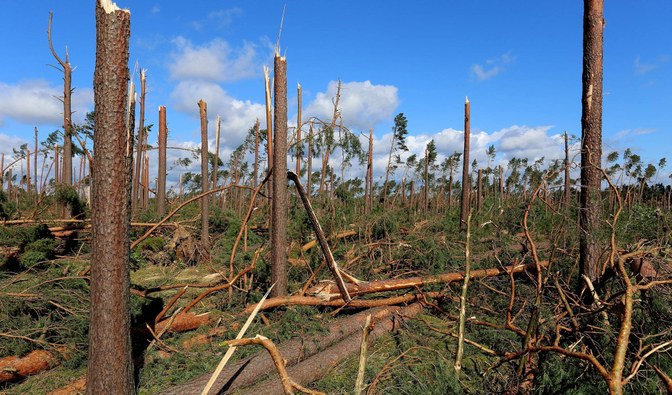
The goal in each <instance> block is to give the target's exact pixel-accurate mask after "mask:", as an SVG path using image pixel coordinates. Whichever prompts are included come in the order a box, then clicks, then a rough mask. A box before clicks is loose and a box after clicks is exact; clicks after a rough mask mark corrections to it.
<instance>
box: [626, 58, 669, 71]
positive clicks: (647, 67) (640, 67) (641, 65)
mask: <svg viewBox="0 0 672 395" xmlns="http://www.w3.org/2000/svg"><path fill="white" fill-rule="evenodd" d="M669 60H670V57H669V56H658V57H657V58H656V60H655V61H654V62H651V63H645V62H642V59H641V57H640V56H637V57H636V58H635V63H634V64H635V74H639V75H644V74H648V73H650V72H652V71H654V70H656V69H657V68H659V67H660V66H662V65H664V64H665V63H667V62H668V61H669Z"/></svg>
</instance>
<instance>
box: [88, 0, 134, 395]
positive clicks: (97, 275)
mask: <svg viewBox="0 0 672 395" xmlns="http://www.w3.org/2000/svg"><path fill="white" fill-rule="evenodd" d="M104 7H105V8H104ZM130 25H131V14H130V12H129V11H125V10H119V9H116V7H114V6H113V5H111V4H110V2H109V1H104V0H97V1H96V67H95V72H94V84H93V86H94V102H95V108H96V112H95V121H96V133H95V136H94V142H93V144H94V151H95V155H96V159H95V162H94V165H93V169H92V172H93V202H92V210H91V211H92V224H93V228H92V246H91V309H90V322H89V361H88V366H89V370H88V374H87V383H88V384H87V389H86V391H87V393H88V394H131V393H133V391H134V385H133V363H132V360H131V336H130V306H129V305H130V275H129V256H130V240H129V231H130V222H131V201H130V193H131V191H130V188H131V166H132V162H133V160H132V152H133V138H132V135H131V134H129V130H128V126H127V124H126V109H127V101H128V94H127V85H128V80H129V72H128V48H129V38H130V27H131V26H130Z"/></svg>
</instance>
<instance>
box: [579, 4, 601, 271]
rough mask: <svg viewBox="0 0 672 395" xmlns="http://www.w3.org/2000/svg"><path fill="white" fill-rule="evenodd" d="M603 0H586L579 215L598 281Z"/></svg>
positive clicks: (584, 254) (587, 262) (584, 267)
mask: <svg viewBox="0 0 672 395" xmlns="http://www.w3.org/2000/svg"><path fill="white" fill-rule="evenodd" d="M603 14H604V3H603V0H585V1H584V14H583V77H582V80H583V89H582V98H581V105H582V112H581V201H580V210H579V211H580V216H579V229H580V230H579V261H580V274H581V275H586V276H588V277H589V278H590V280H591V281H596V280H597V279H598V278H599V277H600V275H601V267H600V262H599V259H600V249H601V247H600V246H601V244H600V240H599V236H598V235H597V231H598V229H599V227H600V217H601V213H602V207H601V205H602V199H601V196H600V190H601V182H602V173H601V171H600V166H601V163H600V161H601V159H602V56H603V52H602V44H603V33H604V16H603Z"/></svg>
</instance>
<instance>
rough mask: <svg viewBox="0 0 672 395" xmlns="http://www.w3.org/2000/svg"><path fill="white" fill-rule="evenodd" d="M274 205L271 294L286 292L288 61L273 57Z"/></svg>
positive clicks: (276, 56)
mask: <svg viewBox="0 0 672 395" xmlns="http://www.w3.org/2000/svg"><path fill="white" fill-rule="evenodd" d="M273 72H274V76H275V78H274V103H273V104H274V106H273V107H274V117H273V127H274V130H275V141H274V142H273V147H274V152H273V178H272V180H273V204H272V205H271V262H272V266H271V282H272V283H275V287H274V288H273V296H282V295H286V294H287V63H286V61H285V58H283V57H281V56H280V54H279V53H278V52H277V51H276V54H275V59H274V71H273Z"/></svg>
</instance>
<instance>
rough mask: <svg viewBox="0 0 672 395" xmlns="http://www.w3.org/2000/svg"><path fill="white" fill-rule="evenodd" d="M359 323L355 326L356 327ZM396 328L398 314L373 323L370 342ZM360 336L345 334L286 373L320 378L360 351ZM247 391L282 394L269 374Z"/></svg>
mask: <svg viewBox="0 0 672 395" xmlns="http://www.w3.org/2000/svg"><path fill="white" fill-rule="evenodd" d="M422 310H423V307H422V305H421V304H420V303H414V304H411V305H409V306H406V307H403V308H401V309H399V315H400V316H403V317H414V316H416V315H418V314H419V313H421V312H422ZM361 325H362V324H359V325H357V327H356V328H355V330H358V329H359V328H360V327H361ZM398 327H399V317H398V316H396V315H395V316H388V317H386V318H385V319H382V320H379V321H378V322H376V323H375V326H374V329H373V330H372V331H371V333H369V341H371V342H373V341H375V340H376V339H377V338H379V337H381V336H382V335H384V334H387V333H389V332H392V331H393V330H395V329H396V328H398ZM359 344H360V337H359V336H356V335H353V336H348V337H346V338H345V339H344V340H343V341H341V342H339V343H337V344H335V345H333V346H331V347H329V348H327V349H325V350H323V351H322V352H320V353H319V354H316V355H314V356H312V357H310V358H307V359H306V360H304V361H302V362H300V363H298V364H296V365H293V366H290V367H289V368H287V374H288V375H289V377H291V378H292V379H293V380H294V381H295V382H297V383H298V384H301V385H303V386H306V385H308V384H310V383H312V382H314V381H317V380H319V379H320V378H322V377H323V376H324V375H326V374H327V373H329V372H330V371H332V370H333V369H334V367H336V366H337V365H338V364H339V363H341V362H342V361H343V360H344V359H345V358H347V357H349V356H351V355H353V354H355V353H357V352H358V351H359ZM242 392H243V393H246V394H280V393H282V383H281V382H280V379H279V378H278V377H277V376H271V377H270V378H269V379H268V380H266V381H264V382H262V383H260V384H257V385H255V386H253V387H247V388H243V389H242Z"/></svg>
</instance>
